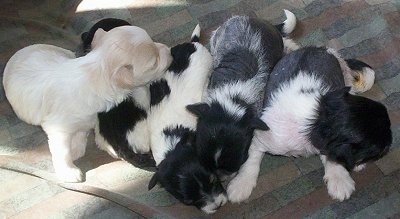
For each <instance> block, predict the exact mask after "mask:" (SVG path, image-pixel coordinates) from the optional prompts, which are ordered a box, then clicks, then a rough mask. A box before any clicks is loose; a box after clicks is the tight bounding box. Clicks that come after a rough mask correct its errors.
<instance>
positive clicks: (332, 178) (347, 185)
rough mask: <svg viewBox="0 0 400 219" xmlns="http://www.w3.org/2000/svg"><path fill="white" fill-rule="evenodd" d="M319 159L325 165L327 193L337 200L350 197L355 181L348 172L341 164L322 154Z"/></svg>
mask: <svg viewBox="0 0 400 219" xmlns="http://www.w3.org/2000/svg"><path fill="white" fill-rule="evenodd" d="M321 161H322V164H324V167H325V175H324V181H325V183H326V186H327V188H328V193H329V195H330V196H331V197H332V198H334V199H337V200H339V201H343V200H345V199H348V198H350V195H351V193H353V192H354V190H355V186H354V184H355V183H354V180H353V179H352V178H351V176H350V173H349V172H348V171H347V170H346V168H344V167H343V165H340V164H338V163H336V162H332V161H329V160H327V158H326V156H324V155H321Z"/></svg>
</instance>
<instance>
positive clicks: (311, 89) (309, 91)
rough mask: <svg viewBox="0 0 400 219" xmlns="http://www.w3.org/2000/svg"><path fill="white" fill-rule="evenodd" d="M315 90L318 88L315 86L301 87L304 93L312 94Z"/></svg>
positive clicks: (301, 91)
mask: <svg viewBox="0 0 400 219" xmlns="http://www.w3.org/2000/svg"><path fill="white" fill-rule="evenodd" d="M315 92H316V90H315V89H314V88H304V87H303V88H301V89H300V93H302V94H312V93H315Z"/></svg>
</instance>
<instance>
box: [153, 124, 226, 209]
mask: <svg viewBox="0 0 400 219" xmlns="http://www.w3.org/2000/svg"><path fill="white" fill-rule="evenodd" d="M180 131H182V130H180ZM172 132H173V131H172ZM180 134H182V133H179V135H180ZM194 141H195V134H194V132H191V131H189V132H186V133H184V134H183V136H182V138H181V140H180V141H179V142H178V144H177V145H176V146H175V148H174V149H173V150H171V151H169V152H167V154H166V156H165V159H164V160H163V161H161V163H160V165H158V168H157V172H156V174H154V176H153V177H152V179H151V180H150V183H149V189H151V188H153V187H154V186H155V185H156V184H157V183H159V184H161V186H162V187H164V188H165V190H167V191H168V192H169V193H170V194H172V195H173V196H174V197H175V198H176V199H178V200H179V201H181V202H182V203H184V204H186V205H194V206H196V207H197V208H199V209H201V208H202V207H204V206H205V205H206V204H207V201H213V196H217V195H218V194H221V193H222V194H225V193H226V192H225V190H224V188H223V187H222V184H221V182H220V180H219V179H218V177H216V176H215V174H214V173H213V172H211V171H210V170H208V169H206V168H205V167H204V166H202V164H201V162H200V160H199V156H198V155H197V154H196V148H195V147H194Z"/></svg>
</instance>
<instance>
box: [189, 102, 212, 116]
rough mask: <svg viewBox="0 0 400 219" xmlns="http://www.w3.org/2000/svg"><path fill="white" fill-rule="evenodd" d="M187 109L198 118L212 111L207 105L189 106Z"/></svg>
mask: <svg viewBox="0 0 400 219" xmlns="http://www.w3.org/2000/svg"><path fill="white" fill-rule="evenodd" d="M186 109H187V110H189V112H191V113H193V114H194V115H196V116H197V117H201V116H203V115H204V114H205V113H207V112H208V111H209V110H210V106H209V105H208V104H206V103H196V104H191V105H187V106H186Z"/></svg>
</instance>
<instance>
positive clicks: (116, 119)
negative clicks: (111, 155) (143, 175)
mask: <svg viewBox="0 0 400 219" xmlns="http://www.w3.org/2000/svg"><path fill="white" fill-rule="evenodd" d="M97 116H98V119H99V133H100V134H101V135H102V136H103V138H104V139H106V141H107V142H108V143H109V144H110V145H111V146H112V147H113V149H114V150H115V151H116V152H117V155H118V156H119V157H121V158H122V159H124V160H126V161H127V162H129V163H131V164H133V165H134V166H137V167H154V166H155V162H154V160H153V158H152V156H151V154H136V153H134V152H133V151H132V150H131V149H130V148H131V147H130V146H129V143H128V140H127V139H126V133H127V132H128V131H129V130H131V129H133V128H134V127H135V125H136V123H137V122H139V121H141V120H143V119H146V117H147V113H146V111H145V110H143V109H141V108H139V107H138V106H137V105H136V103H135V102H134V101H133V100H132V99H131V98H128V99H126V100H124V101H123V102H122V103H120V104H119V105H118V106H116V107H114V108H113V109H111V110H110V111H108V112H102V113H98V114H97Z"/></svg>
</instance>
